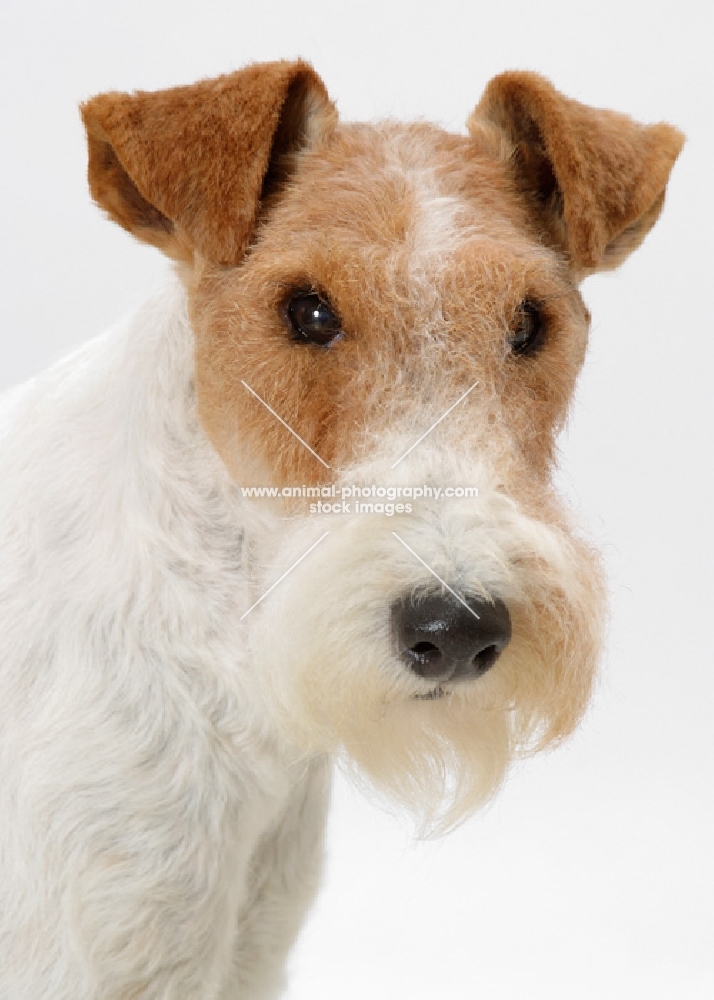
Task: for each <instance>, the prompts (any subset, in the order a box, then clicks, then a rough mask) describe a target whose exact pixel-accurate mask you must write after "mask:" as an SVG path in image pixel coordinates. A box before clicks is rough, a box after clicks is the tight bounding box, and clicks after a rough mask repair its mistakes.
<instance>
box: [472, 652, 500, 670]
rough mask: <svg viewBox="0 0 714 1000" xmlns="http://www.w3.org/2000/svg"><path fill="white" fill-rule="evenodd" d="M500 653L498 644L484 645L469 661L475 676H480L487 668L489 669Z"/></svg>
mask: <svg viewBox="0 0 714 1000" xmlns="http://www.w3.org/2000/svg"><path fill="white" fill-rule="evenodd" d="M500 654H501V650H500V649H499V648H498V646H486V648H485V649H482V650H481V651H480V652H478V653H477V654H476V655H475V656H474V658H473V660H472V661H471V663H472V665H473V667H474V668H475V671H476V676H477V677H480V676H481V674H485V673H486V671H487V670H490V668H491V667H492V666H493V665H494V663H495V662H496V660H497V659H498V657H499V656H500Z"/></svg>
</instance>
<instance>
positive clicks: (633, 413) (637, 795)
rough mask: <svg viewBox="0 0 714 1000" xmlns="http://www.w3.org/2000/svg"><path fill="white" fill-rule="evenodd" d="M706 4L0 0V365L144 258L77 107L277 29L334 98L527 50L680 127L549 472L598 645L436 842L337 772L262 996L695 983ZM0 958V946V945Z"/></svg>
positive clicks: (702, 992) (109, 309)
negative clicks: (96, 166) (318, 869)
mask: <svg viewBox="0 0 714 1000" xmlns="http://www.w3.org/2000/svg"><path fill="white" fill-rule="evenodd" d="M705 7H706V5H705V3H703V2H702V3H697V2H694V0H680V2H673V0H672V2H657V0H649V2H644V0H636V2H626V0H619V2H612V0H599V2H598V3H592V2H589V3H579V2H576V0H570V2H567V0H561V2H558V0H538V2H531V3H529V2H526V0H523V2H521V3H519V2H516V0H490V2H489V3H486V2H471V3H458V2H456V0H434V2H432V3H424V2H416V0H415V2H411V3H407V2H399V3H395V2H392V3H390V2H389V0H379V2H374V0H362V2H357V0H354V2H352V3H349V4H342V3H339V2H329V0H324V2H318V0H309V2H308V0H290V2H279V0H251V2H250V3H245V2H227V0H223V2H216V0H211V2H208V0H202V2H200V3H199V2H196V3H193V4H191V5H189V4H185V3H183V2H180V0H173V2H158V0H123V2H108V0H105V2H97V0H85V2H81V0H62V2H60V3H57V2H52V0H45V2H42V0H22V2H19V0H2V6H0V109H1V114H2V119H1V122H2V129H1V131H0V136H1V142H2V157H1V159H0V178H2V185H1V189H2V200H1V202H0V220H1V222H0V226H1V229H0V234H1V238H0V255H1V259H2V264H1V268H0V274H1V275H2V294H1V295H0V388H1V387H4V386H6V385H10V384H12V383H14V382H16V381H19V380H21V379H23V378H25V377H27V376H29V375H31V374H32V373H34V372H36V371H38V370H39V369H41V368H42V367H44V366H46V365H47V364H48V363H50V362H51V361H53V360H54V359H55V358H57V357H59V356H60V355H61V354H62V353H64V352H65V351H66V350H67V349H69V348H70V347H72V346H73V345H75V344H76V343H79V342H80V341H82V340H84V339H85V338H87V337H89V336H90V335H92V334H94V333H98V332H100V331H101V330H102V329H103V328H104V327H106V326H107V325H109V323H110V322H112V321H113V320H115V319H116V318H117V317H118V316H119V315H121V314H122V313H123V312H124V311H126V310H127V308H128V307H130V306H132V305H134V304H135V303H137V302H139V301H140V300H141V299H143V298H144V297H145V296H146V295H147V294H148V292H149V291H150V290H151V289H153V288H154V287H155V286H156V285H157V284H159V283H160V282H161V280H162V276H163V275H164V273H165V271H166V265H165V264H164V262H163V260H162V259H161V257H160V254H159V253H158V252H157V251H155V250H152V249H149V248H146V247H142V246H139V245H138V244H134V243H133V241H132V240H131V238H130V237H128V236H127V235H126V234H124V233H123V232H121V231H120V230H119V229H118V228H115V227H114V226H112V225H110V224H109V223H108V222H106V221H104V220H103V218H102V216H101V214H100V212H99V211H98V210H97V209H96V208H94V207H93V206H92V204H91V202H90V199H89V197H88V194H87V192H86V185H85V179H84V174H85V151H84V142H83V136H82V131H81V128H80V122H79V116H78V113H77V103H78V102H79V101H80V100H82V99H85V98H87V97H89V96H90V95H92V94H94V93H96V92H98V91H101V90H106V89H134V88H142V89H151V88H157V87H165V86H168V85H172V84H177V83H189V82H192V81H193V80H195V79H198V78H199V77H201V76H211V75H215V74H217V73H219V72H225V71H230V70H233V69H236V68H238V67H239V66H241V65H242V64H243V63H245V62H249V61H253V60H261V59H273V58H276V57H292V56H295V55H303V56H305V57H307V58H309V59H311V60H312V61H313V62H314V64H315V66H316V68H317V70H318V71H319V72H320V73H321V74H322V76H323V78H324V79H325V81H326V83H327V86H328V89H329V90H330V92H331V94H332V96H333V97H334V98H335V99H336V100H337V103H338V107H339V109H340V111H341V113H342V114H343V116H344V117H347V118H371V117H375V116H386V115H395V116H399V117H416V116H423V117H426V118H430V119H435V120H437V121H440V122H442V123H443V124H445V125H446V126H447V127H450V128H453V129H460V128H461V127H462V124H463V122H464V120H465V119H466V117H467V115H468V113H469V111H470V110H471V108H472V106H473V105H474V104H475V102H476V101H477V99H478V97H479V95H480V92H481V90H482V88H483V86H484V85H485V83H486V81H487V80H488V79H489V78H490V77H491V76H492V75H493V74H495V73H497V72H499V71H500V70H503V69H506V68H529V69H536V70H539V71H540V72H542V73H544V74H545V75H547V76H549V77H550V78H551V79H552V80H553V81H554V82H555V83H556V85H557V86H558V87H559V88H560V89H561V90H563V91H564V92H566V93H568V94H569V95H571V96H573V97H576V98H578V99H579V100H581V101H585V102H588V103H592V104H596V105H600V106H603V107H613V108H617V109H619V110H622V111H626V112H628V113H630V114H632V115H633V116H635V117H636V118H639V119H640V120H643V121H656V120H660V119H664V120H668V121H671V122H673V123H675V124H677V125H678V126H679V127H680V128H682V129H683V130H684V131H685V132H686V133H687V135H688V143H687V146H686V148H685V151H684V153H683V155H682V157H681V159H680V161H679V163H678V164H677V166H676V168H675V171H674V175H673V179H672V182H671V186H670V191H669V195H668V200H667V205H666V208H665V212H664V215H663V217H662V219H661V221H660V222H659V223H658V225H657V227H656V228H655V230H654V231H653V232H652V234H651V235H650V236H649V237H648V239H647V241H646V242H645V245H644V246H643V247H642V249H641V250H639V251H638V252H637V253H636V254H635V256H634V257H633V258H632V259H631V260H630V261H629V262H628V263H627V264H625V266H624V267H623V268H622V269H621V270H620V271H619V272H617V273H616V274H614V275H609V276H605V277H598V278H593V279H590V280H589V281H588V282H586V284H585V289H584V292H585V297H586V300H587V302H588V305H589V307H590V309H591V311H592V313H593V317H594V321H593V331H592V340H591V349H590V354H589V358H588V361H587V364H586V367H585V371H584V373H583V377H582V379H581V382H580V386H579V391H578V397H577V399H576V403H575V406H574V411H573V418H572V421H571V424H570V427H569V430H568V432H567V434H566V436H565V438H564V441H563V462H562V469H563V471H562V476H561V479H562V483H563V487H564V489H565V490H566V491H567V492H568V494H569V495H570V496H571V498H572V499H573V502H574V503H575V504H576V506H577V507H578V508H579V509H580V511H581V515H582V517H583V519H584V520H585V523H586V524H587V525H588V526H589V529H590V532H591V534H592V535H593V536H594V537H595V538H596V539H597V540H598V541H599V543H600V544H601V546H602V548H603V549H604V553H605V557H606V561H607V566H608V571H609V576H610V584H611V594H612V600H611V623H610V633H609V642H608V652H607V655H606V657H605V661H604V664H603V672H602V679H601V682H600V686H599V689H598V692H597V696H596V698H595V701H594V704H593V707H592V710H591V711H590V713H589V715H588V718H587V720H586V722H585V724H584V725H583V727H582V729H581V730H580V732H579V734H578V735H577V736H576V737H575V738H574V739H573V740H572V741H571V742H570V743H569V744H568V745H567V746H566V747H565V748H563V749H562V750H559V751H558V752H557V753H554V754H551V755H549V756H546V757H543V758H541V759H539V760H536V761H532V762H529V763H528V764H526V765H523V766H522V767H521V768H519V769H518V770H517V772H516V773H515V774H514V775H513V777H512V778H511V780H510V782H509V783H508V785H507V786H506V789H505V790H504V792H503V793H502V795H501V796H500V798H499V799H498V800H497V802H496V803H495V804H494V805H493V806H492V807H491V808H490V809H489V810H488V811H487V812H485V813H484V814H481V815H480V816H477V817H475V818H474V819H473V820H472V821H470V822H469V823H467V824H466V825H465V826H464V827H463V828H462V829H460V830H459V831H458V832H457V833H456V834H453V835H451V836H450V837H449V838H447V839H445V840H443V841H439V842H435V843H425V844H415V843H414V841H413V839H412V837H411V834H410V829H409V825H408V823H407V822H406V821H405V820H403V819H400V818H398V817H397V818H394V817H389V816H386V815H385V814H384V813H382V812H380V811H378V810H377V808H376V807H375V806H374V805H373V804H371V803H369V802H366V801H365V800H363V799H362V798H361V797H360V796H359V795H357V794H356V793H354V792H352V791H351V789H350V788H348V787H347V786H346V785H344V784H342V783H339V784H338V787H337V791H336V796H335V809H334V812H333V817H332V824H331V827H330V835H329V864H328V868H327V873H326V881H325V889H324V891H323V894H322V896H321V897H320V900H319V903H318V904H317V906H316V908H315V910H314V914H313V916H312V918H311V920H310V922H309V924H308V925H307V927H306V929H305V931H304V933H303V935H302V937H301V939H300V942H299V944H298V947H297V948H296V950H295V953H294V957H293V960H292V976H291V987H290V991H289V998H290V1000H353V998H354V1000H357V998H359V1000H365V998H367V997H369V998H375V1000H381V998H385V1000H386V998H390V1000H392V998H397V1000H403V998H404V1000H406V998H409V1000H422V998H423V1000H434V998H440V1000H441V998H445V1000H470V998H478V997H488V998H489V1000H520V998H522V997H523V998H525V997H527V998H529V1000H541V998H542V1000H545V998H548V1000H560V998H562V1000H566V998H567V1000H605V998H607V1000H619V998H623V1000H625V998H626V1000H639V998H642V1000H672V998H677V1000H704V998H707V1000H711V997H712V996H714V896H713V889H714V849H713V848H714V804H713V800H712V792H713V789H712V785H713V776H712V770H713V767H712V765H713V762H714V750H713V749H712V743H713V742H714V722H713V719H712V716H713V714H714V681H713V675H714V656H713V655H712V654H713V652H714V651H713V648H712V624H713V623H714V605H713V603H712V596H713V595H712V584H711V576H712V567H713V565H714V557H713V553H712V512H713V510H714V496H713V494H712V454H713V451H712V437H711V424H712V416H713V415H714V414H713V411H712V403H711V399H712V393H711V386H710V383H711V380H712V376H711V369H712V364H713V362H714V356H713V353H712V340H713V338H714V328H713V327H714V324H713V323H712V311H713V308H714V305H713V303H712V278H713V272H712V263H713V262H712V254H711V250H710V243H711V233H712V221H713V220H712V184H713V177H714V168H713V165H712V138H711V133H712V126H713V125H714V122H712V105H711V97H712V94H714V79H713V77H712V72H711V69H710V66H711V57H710V53H709V49H710V47H711V45H712V42H714V32H713V31H712V23H711V21H707V20H706V19H707V18H708V15H707V14H705V13H704V11H705ZM1 960H2V959H1V957H0V961H1Z"/></svg>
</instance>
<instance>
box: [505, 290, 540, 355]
mask: <svg viewBox="0 0 714 1000" xmlns="http://www.w3.org/2000/svg"><path fill="white" fill-rule="evenodd" d="M545 326H546V324H545V320H544V319H543V314H542V312H541V311H540V309H539V308H538V306H537V305H536V304H535V302H531V301H530V299H524V300H523V302H521V304H520V306H519V307H518V312H517V313H516V321H515V323H514V326H513V329H512V331H511V337H510V345H511V350H512V351H513V353H514V354H521V355H523V354H534V353H535V352H536V351H537V350H538V348H539V347H541V345H542V344H543V340H544V338H545Z"/></svg>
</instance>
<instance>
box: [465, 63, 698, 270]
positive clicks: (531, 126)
mask: <svg viewBox="0 0 714 1000" xmlns="http://www.w3.org/2000/svg"><path fill="white" fill-rule="evenodd" d="M484 122H490V123H495V124H496V125H497V126H498V127H499V128H500V129H501V130H502V131H503V132H504V133H505V134H506V136H507V138H508V140H509V141H510V144H511V146H512V149H513V157H512V163H513V167H514V169H515V171H516V179H517V182H518V184H519V186H520V188H521V189H522V190H523V191H524V192H525V194H526V195H527V196H528V197H529V199H530V201H531V206H532V210H533V211H534V213H535V214H536V216H537V220H538V223H539V225H540V226H541V228H542V229H543V230H544V234H545V235H546V236H548V237H549V238H550V239H551V241H553V242H554V243H555V244H556V245H557V246H559V247H560V248H562V249H563V250H565V252H566V253H567V254H568V255H569V257H570V259H571V261H572V262H573V264H574V265H575V267H576V269H577V270H578V271H579V272H580V274H581V275H582V274H585V273H589V272H592V271H595V270H604V269H607V268H611V267H615V266H617V264H619V263H620V262H621V261H622V260H624V259H625V257H626V256H627V255H628V254H629V253H631V252H632V251H633V250H634V249H635V248H636V247H637V246H639V244H640V243H641V242H642V240H643V239H644V237H645V236H646V235H647V233H648V232H649V230H650V229H651V228H652V226H653V225H654V223H655V222H656V221H657V217H658V215H659V213H660V211H661V209H662V205H663V202H664V192H665V187H666V185H667V179H668V177H669V174H670V171H671V169H672V166H673V164H674V161H675V160H676V158H677V156H678V155H679V152H680V150H681V148H682V145H683V142H684V136H683V135H682V134H681V132H678V131H677V129H675V128H672V126H671V125H665V124H659V125H639V124H638V123H637V122H634V121H633V120H632V119H631V118H628V117H626V116H625V115H621V114H618V113H616V112H614V111H601V110H599V109H597V108H590V107H587V106H586V105H584V104H579V103H578V102H577V101H573V100H570V99H569V98H567V97H564V96H563V95H562V94H560V93H558V91H557V90H556V89H555V88H554V87H553V86H552V85H551V84H550V83H548V81H547V80H544V79H543V78H542V77H540V76H538V75H537V74H535V73H517V72H511V73H502V74H501V75H500V76H497V77H494V79H493V80H491V82H490V83H489V84H488V86H487V88H486V90H485V92H484V95H483V97H482V99H481V101H480V103H479V104H478V106H477V107H476V109H475V111H474V112H473V114H472V116H471V118H470V119H469V129H470V130H471V131H475V130H477V129H478V127H479V124H483V123H484Z"/></svg>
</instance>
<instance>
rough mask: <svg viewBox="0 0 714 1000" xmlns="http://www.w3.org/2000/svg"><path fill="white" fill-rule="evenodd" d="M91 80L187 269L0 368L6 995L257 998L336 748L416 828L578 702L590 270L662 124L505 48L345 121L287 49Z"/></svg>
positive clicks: (636, 195)
mask: <svg viewBox="0 0 714 1000" xmlns="http://www.w3.org/2000/svg"><path fill="white" fill-rule="evenodd" d="M82 115H83V120H84V124H85V127H86V133H87V141H88V162H89V166H88V175H89V186H90V189H91V193H92V195H93V197H94V199H95V200H96V202H97V203H98V204H99V206H100V207H101V208H102V209H103V210H104V211H105V212H106V213H107V215H108V216H109V217H110V218H111V219H112V220H114V221H115V222H117V223H118V224H119V225H120V226H122V227H123V228H124V229H126V230H128V231H129V232H130V233H131V234H132V235H133V236H134V237H136V238H137V239H139V240H142V241H144V242H146V243H149V244H153V245H154V246H155V247H158V248H159V249H160V250H161V251H163V252H164V253H165V254H166V255H167V256H168V257H169V258H170V259H171V260H172V261H173V262H174V265H175V266H174V270H175V275H176V277H175V279H173V280H172V281H171V282H170V284H169V286H168V287H167V289H166V290H165V291H164V292H162V293H161V294H160V295H158V296H157V297H155V298H154V299H153V300H152V301H150V302H149V303H147V304H146V305H145V306H144V307H142V308H140V309H139V310H138V311H137V312H136V313H135V314H134V315H132V316H131V317H130V318H129V319H128V320H126V321H124V322H123V323H120V324H119V325H118V326H116V327H115V328H113V329H112V330H110V331H109V332H108V333H106V334H104V335H103V336H101V337H99V338H98V339H96V340H93V341H92V342H90V343H89V344H88V345H86V346H84V347H82V348H80V349H79V350H77V351H76V352H75V353H73V354H72V355H71V356H70V357H68V358H67V359H65V360H63V361H61V362H60V363H59V364H57V365H56V366H55V367H53V368H52V369H50V370H49V371H48V372H46V373H45V374H43V375H40V376H39V377H38V378H35V379H33V380H32V381H31V382H29V383H28V384H26V385H24V386H22V387H20V388H18V389H16V390H13V391H11V392H9V393H7V394H5V395H4V396H3V397H2V399H1V400H0V466H1V468H2V471H3V475H2V480H1V481H0V515H1V516H0V552H1V557H0V621H1V622H2V631H1V638H0V706H1V707H0V713H1V714H0V718H1V719H2V725H1V727H0V775H1V778H0V817H1V819H0V858H2V862H1V865H2V872H1V873H0V898H1V906H0V956H2V958H1V959H0V997H2V998H3V1000H40V998H42V1000H100V998H101V1000H130V998H131V1000H139V998H142V1000H179V998H180V1000H192V998H193V1000H199V998H200V1000H238V998H242V1000H246V998H247V1000H268V998H272V997H276V996H277V995H278V994H279V993H280V992H281V990H282V989H283V987H284V978H285V973H284V967H285V959H286V955H287V953H288V951H289V949H290V947H291V945H292V943H293V940H294V938H295V936H296V934H297V931H298V929H299V927H300V924H301V922H302V920H303V919H304V915H305V913H306V911H307V909H308V907H309V906H310V903H311V901H312V900H313V898H314V895H315V893H316V891H317V888H318V884H319V879H320V867H321V856H322V847H323V831H324V825H325V817H326V812H327V808H328V800H329V786H330V770H331V766H332V762H333V761H335V760H337V761H340V762H341V763H342V764H343V765H345V766H346V767H347V768H348V769H349V770H350V771H351V772H352V773H353V774H354V776H355V778H356V780H358V781H361V782H363V783H364V784H365V785H366V786H368V787H369V788H370V789H371V790H373V791H375V792H376V793H377V794H378V795H384V796H386V797H388V798H389V799H390V801H394V802H397V803H399V804H401V805H403V806H404V807H405V808H407V809H408V810H410V811H411V812H412V813H413V814H414V816H415V817H416V819H417V821H418V823H419V824H420V826H421V828H423V829H424V830H426V831H428V832H432V833H438V832H443V831H446V830H448V829H450V828H451V827H453V826H454V825H456V824H457V823H460V822H461V821H463V820H464V819H465V818H466V817H467V816H469V815H470V814H471V813H472V812H473V811H474V810H475V809H476V808H478V807H479V806H480V805H481V804H483V803H484V802H486V801H487V800H489V799H490V797H491V796H493V795H494V793H495V792H496V790H497V789H498V787H499V785H500V784H501V782H502V780H503V778H504V776H505V775H506V773H507V771H508V767H509V764H510V763H511V762H512V761H513V760H514V759H516V758H518V757H521V756H523V755H525V754H530V753H533V752H535V751H537V750H540V749H542V748H544V747H547V746H552V745H554V744H556V743H557V742H559V741H560V740H562V739H563V738H564V737H566V736H567V735H568V734H570V733H571V732H572V731H573V730H574V729H575V727H576V726H577V724H578V722H579V720H580V718H581V716H582V713H583V711H584V709H585V707H586V705H587V703H588V697H589V694H590V691H591V687H592V683H593V677H594V673H595V668H596V664H597V659H598V654H599V650H600V647H601V643H602V631H603V621H604V615H605V611H604V607H605V601H604V591H605V588H604V584H603V578H602V572H601V569H600V564H599V560H598V556H597V554H596V552H595V551H594V550H593V548H592V546H591V545H590V543H589V542H588V541H586V540H585V539H584V538H583V537H582V536H581V534H580V532H579V530H578V529H577V528H576V526H575V525H574V524H573V523H572V519H571V516H570V514H569V513H568V511H567V510H566V509H565V507H564V505H563V503H562V502H561V500H560V499H559V498H558V496H557V495H556V494H555V492H554V490H553V487H552V484H551V476H552V471H553V467H554V461H555V442H556V438H557V434H558V432H559V430H560V429H561V428H562V426H563V423H564V420H565V418H566V413H567V411H568V405H569V401H570V399H571V397H572V395H573V390H574V387H575V384H576V379H577V376H578V372H579V369H580V367H581V365H582V362H583V357H584V354H585V349H586V343H587V335H588V324H589V314H588V312H587V310H586V308H585V305H584V303H583V300H582V298H581V296H580V293H579V291H578V285H579V283H580V281H581V280H582V279H583V278H584V277H586V276H587V275H589V274H592V273H594V272H596V271H602V270H607V269H610V268H614V267H616V266H617V265H618V264H619V263H620V262H621V261H623V260H624V259H625V258H626V257H627V256H628V255H629V254H630V253H631V252H632V251H633V250H634V249H635V248H636V247H637V246H638V245H639V244H640V242H641V241H642V240H643V238H644V237H645V235H646V234H647V232H648V231H649V230H650V228H651V227H652V226H653V224H654V223H655V221H656V219H657V217H658V215H659V213H660V211H661V208H662V204H663V199H664V193H665V188H666V184H667V181H668V177H669V174H670V171H671V168H672V166H673V164H674V162H675V160H676V157H677V155H678V153H679V151H680V148H681V145H682V141H683V139H682V136H681V134H680V133H679V132H678V131H677V130H676V129H674V128H673V127H670V126H669V125H665V124H657V125H649V126H643V125H639V124H637V123H635V122H634V121H632V120H631V119H629V118H627V117H625V116H624V115H621V114H619V113H616V112H612V111H604V110H597V109H593V108H590V107H587V106H584V105H582V104H580V103H578V102H577V101H574V100H571V99H568V98H566V97H564V96H563V95H561V94H560V93H559V92H558V91H557V90H556V89H555V88H554V87H553V86H552V85H551V84H550V83H549V82H547V81H546V80H544V79H543V78H541V77H539V76H537V75H535V74H532V73H525V72H507V73H504V74H501V75H500V76H497V77H496V78H494V79H493V80H492V81H491V82H490V83H489V84H488V86H487V88H486V90H485V92H484V95H483V97H482V99H481V101H480V103H479V104H478V105H477V107H476V108H475V110H474V112H473V114H472V115H471V117H470V119H469V122H468V135H461V134H451V133H448V132H445V131H443V130H441V129H440V128H437V127H436V126H433V125H430V124H426V123H423V122H420V123H415V124H400V123H397V122H393V121H385V122H380V123H377V124H344V123H341V122H340V121H339V120H338V116H337V112H336V110H335V106H334V105H333V103H332V102H331V100H330V98H329V96H328V94H327V92H326V90H325V87H324V85H323V83H322V81H321V80H320V78H319V77H318V76H317V74H316V73H315V71H314V70H313V69H312V68H311V67H310V66H309V65H308V64H306V63H304V62H302V61H296V62H276V63H266V64H256V65H252V66H248V67H247V68H244V69H242V70H240V71H238V72H236V73H233V74H230V75H227V76H222V77H219V78H217V79H214V80H204V81H201V82H199V83H196V84H194V85H192V86H186V87H178V88H174V89H170V90H165V91H162V92H157V93H145V92H138V93H134V94H121V93H109V94H103V95H100V96H98V97H96V98H94V99H92V100H90V101H89V102H87V103H86V104H85V105H83V107H82Z"/></svg>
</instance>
